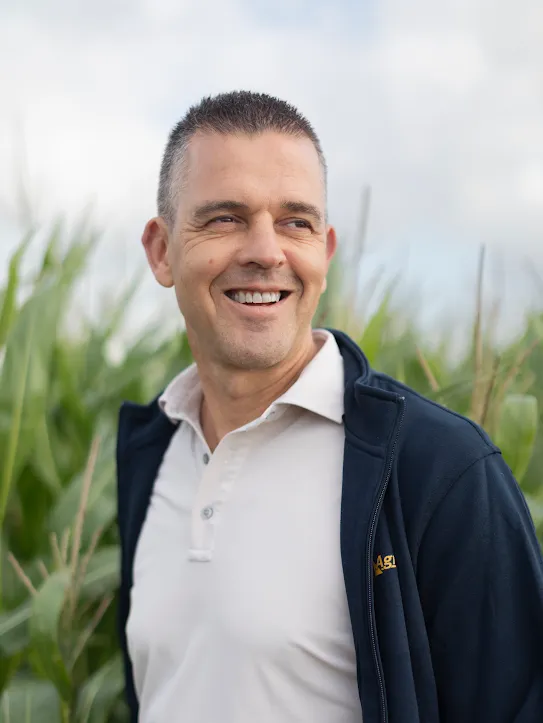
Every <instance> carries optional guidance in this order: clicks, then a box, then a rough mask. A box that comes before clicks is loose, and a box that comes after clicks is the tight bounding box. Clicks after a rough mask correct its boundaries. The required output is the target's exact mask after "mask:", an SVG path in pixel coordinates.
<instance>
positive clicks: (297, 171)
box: [181, 131, 325, 206]
mask: <svg viewBox="0 0 543 723" xmlns="http://www.w3.org/2000/svg"><path fill="white" fill-rule="evenodd" d="M184 176H185V178H184V184H183V186H184V189H183V193H182V194H181V204H182V205H185V204H189V205H192V203H197V202H199V201H200V200H202V199H204V198H205V199H207V200H210V199H214V198H219V197H224V198H232V199H235V200H243V201H244V202H248V203H251V202H253V201H254V202H258V201H259V200H260V199H262V198H267V199H268V200H273V198H279V197H280V198H291V197H292V198H296V199H297V200H304V201H308V202H311V203H313V204H317V205H320V206H324V202H325V189H324V174H323V169H322V167H321V164H320V160H319V156H318V153H317V151H316V149H315V146H314V145H313V143H312V142H311V140H310V139H309V138H305V137H301V138H298V137H294V136H289V135H286V134H283V133H276V132H271V131H270V132H265V133H260V134H255V135H242V134H240V135H233V134H228V135H223V134H218V133H197V134H196V135H195V136H193V138H192V139H191V140H190V143H189V146H188V149H187V154H186V157H185V174H184Z"/></svg>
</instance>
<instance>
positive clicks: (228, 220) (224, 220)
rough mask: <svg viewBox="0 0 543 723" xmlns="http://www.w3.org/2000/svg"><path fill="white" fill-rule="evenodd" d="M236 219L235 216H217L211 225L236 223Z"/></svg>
mask: <svg viewBox="0 0 543 723" xmlns="http://www.w3.org/2000/svg"><path fill="white" fill-rule="evenodd" d="M235 221H236V219H235V218H234V217H233V216H217V217H216V218H212V219H211V221H209V223H235Z"/></svg>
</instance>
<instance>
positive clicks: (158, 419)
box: [119, 329, 398, 449]
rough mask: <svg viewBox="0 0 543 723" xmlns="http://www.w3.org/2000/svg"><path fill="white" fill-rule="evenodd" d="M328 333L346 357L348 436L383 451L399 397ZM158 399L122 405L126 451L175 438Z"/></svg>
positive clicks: (340, 337) (354, 350) (339, 337)
mask: <svg viewBox="0 0 543 723" xmlns="http://www.w3.org/2000/svg"><path fill="white" fill-rule="evenodd" d="M328 331H329V332H331V333H332V334H333V335H334V337H335V339H336V342H337V345H338V347H339V350H340V352H341V355H342V357H343V365H344V379H345V394H344V410H345V411H344V415H343V421H344V423H345V428H346V434H347V435H348V436H349V435H350V436H352V437H353V438H354V440H355V441H356V440H358V441H360V442H362V443H363V444H365V445H369V446H370V447H380V448H383V447H384V446H386V444H387V443H388V440H389V437H390V429H391V427H392V426H393V423H394V418H395V415H396V411H397V409H396V407H397V405H396V404H395V402H397V399H398V395H396V394H393V393H391V392H388V391H384V390H382V389H380V388H379V386H378V384H377V383H376V375H375V373H374V372H373V370H372V369H371V367H370V364H369V362H368V359H367V358H366V356H365V355H364V353H363V352H362V350H361V349H360V347H359V346H358V345H357V344H356V343H355V342H354V341H353V340H352V339H351V338H350V337H349V336H348V335H347V334H345V333H344V332H342V331H338V330H337V329H328ZM159 398H160V396H157V397H156V398H155V399H154V400H153V401H152V402H151V403H150V404H147V405H139V404H134V403H132V402H125V403H124V404H123V407H122V410H121V418H120V429H119V443H120V444H121V445H122V447H123V448H124V449H126V448H127V447H129V446H132V445H136V446H140V445H143V446H146V445H147V444H150V443H152V441H153V440H155V439H157V438H160V437H164V436H166V437H170V436H171V435H172V433H173V431H174V429H175V425H174V423H173V422H172V421H170V420H169V419H168V418H167V416H166V415H165V414H164V412H163V411H162V410H161V409H160V407H159V404H158V400H159ZM382 402H385V404H383V403H382ZM386 402H389V404H386ZM361 412H362V413H361Z"/></svg>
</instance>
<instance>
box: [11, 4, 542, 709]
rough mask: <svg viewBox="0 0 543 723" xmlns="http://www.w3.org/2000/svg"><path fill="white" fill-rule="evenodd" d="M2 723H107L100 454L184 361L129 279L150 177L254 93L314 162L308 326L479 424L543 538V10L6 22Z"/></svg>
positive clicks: (150, 303)
mask: <svg viewBox="0 0 543 723" xmlns="http://www.w3.org/2000/svg"><path fill="white" fill-rule="evenodd" d="M0 66H1V69H2V70H1V72H0V365H1V366H0V523H1V524H2V534H1V537H0V547H1V549H0V694H1V696H2V697H1V701H0V723H8V721H11V722H13V721H17V722H18V721H23V720H24V721H34V720H39V721H40V722H43V723H57V721H61V723H66V722H67V721H77V722H78V723H79V722H82V721H85V722H87V723H91V722H92V723H100V722H103V723H108V722H109V723H120V722H121V721H123V720H126V709H125V708H124V706H123V703H122V700H121V698H120V692H121V689H122V673H121V666H120V659H119V657H118V653H117V644H116V637H115V606H116V590H117V585H118V547H117V544H118V541H117V536H116V528H115V469H114V438H115V425H116V417H117V412H118V407H119V404H120V403H121V401H122V400H123V399H131V400H133V401H140V402H143V401H148V400H150V399H151V398H152V397H153V396H155V394H156V393H157V392H158V391H159V390H160V388H161V387H162V386H163V385H164V384H165V383H166V382H167V381H168V380H169V379H170V378H171V377H172V376H173V375H174V374H175V373H177V372H178V371H179V370H180V369H181V368H182V367H183V366H184V365H186V364H188V363H189V361H190V351H189V349H188V347H187V344H186V339H185V337H184V335H183V333H182V328H183V324H182V319H181V318H180V316H179V313H178V310H177V307H176V304H175V300H174V297H173V294H172V293H171V292H170V291H165V290H164V289H161V288H160V287H158V286H157V285H156V284H155V282H154V280H153V279H152V277H151V274H150V272H149V271H147V270H146V268H145V261H144V254H143V250H142V247H141V243H140V237H141V232H142V230H143V227H144V224H145V222H146V220H147V219H148V218H149V217H151V216H152V215H154V214H155V195H156V188H157V180H158V170H159V165H160V161H161V155H162V152H163V148H164V145H165V143H166V139H167V135H168V132H169V130H170V129H171V127H172V126H173V125H174V124H175V123H176V121H177V120H179V119H180V117H181V116H182V115H183V114H184V113H185V112H186V110H187V109H188V108H189V106H190V105H191V104H192V103H195V102H197V101H198V100H200V99H201V97H202V96H204V95H209V94H214V93H216V92H220V91H227V90H235V89H248V90H256V91H263V92H268V93H271V94H274V95H277V96H279V97H281V98H283V99H285V100H288V101H290V102H292V103H293V104H294V105H296V106H297V107H298V108H299V109H300V110H301V111H302V112H303V113H304V114H305V115H307V116H308V118H309V120H310V121H311V122H312V123H313V125H314V127H315V129H316V131H317V133H318V134H319V136H320V137H321V140H322V144H323V147H324V152H325V154H326V157H327V161H328V165H329V169H330V175H329V202H330V209H329V210H330V218H331V221H332V223H333V224H334V225H335V226H336V228H337V230H338V234H339V239H340V253H339V256H338V259H337V262H336V264H335V265H334V267H333V269H332V271H331V283H330V289H329V292H328V293H327V295H326V297H325V298H324V299H323V302H322V304H321V308H320V309H319V312H318V315H317V319H316V323H317V324H327V325H334V326H337V327H340V328H343V329H344V330H346V331H348V332H349V333H351V334H352V335H353V336H354V337H355V338H356V339H357V341H359V342H360V344H361V346H362V347H363V349H364V350H365V352H366V353H367V355H368V356H369V358H370V361H371V362H372V363H373V364H374V365H375V366H376V367H378V368H380V369H382V370H384V371H386V372H388V373H390V374H393V375H394V376H396V377H397V378H399V379H401V380H403V381H405V382H407V383H408V384H410V385H412V386H414V387H415V388H416V389H418V390H419V391H421V392H422V393H423V394H426V395H428V396H430V397H432V398H433V399H435V400H436V401H438V402H440V403H442V404H444V405H446V406H449V407H451V408H453V409H455V410H457V411H459V412H461V413H463V414H466V415H469V416H470V417H471V418H472V419H474V420H475V421H477V422H479V423H481V424H482V425H483V426H485V428H486V429H487V430H488V431H489V433H490V434H491V435H492V437H493V438H494V440H495V441H496V442H497V443H499V444H500V446H501V447H502V450H503V452H504V456H505V457H506V459H507V461H508V463H509V464H510V466H511V467H512V469H513V471H514V472H515V474H516V476H517V479H519V482H520V483H521V485H522V488H523V491H524V493H525V495H526V497H527V499H528V502H529V505H530V509H531V510H532V513H533V516H534V520H535V522H536V526H537V528H538V531H539V533H540V534H541V535H542V536H543V433H542V425H541V415H542V408H543V352H542V350H541V341H542V339H543V6H542V5H541V2H539V0H518V2H516V3H515V4H513V3H510V2H505V0H470V1H469V2H467V1H466V0H454V1H453V0H444V1H443V2H441V3H432V2H429V0H410V1H409V2H405V1H404V0H386V2H383V1H382V0H381V1H380V2H377V0H356V2H355V0H336V1H335V2H334V3H332V2H330V1H325V0H311V2H309V0H289V1H288V2H287V1H286V0H275V2H273V3H270V2H264V0H227V1H226V2H224V1H223V2H218V0H202V1H201V2H198V3H195V2H194V3H188V2H183V1H182V0H181V1H179V0H178V1H177V2H173V1H172V0H153V2H150V0H133V1H132V2H130V3H128V2H124V1H117V2H115V1H108V2H105V1H104V0H96V2H94V3H93V4H92V5H91V4H87V5H86V6H82V5H79V4H77V3H75V4H74V3H69V2H68V1H67V0H49V1H48V2H44V1H43V0H26V2H24V3H19V4H18V5H17V6H16V5H15V3H11V4H9V3H2V4H0Z"/></svg>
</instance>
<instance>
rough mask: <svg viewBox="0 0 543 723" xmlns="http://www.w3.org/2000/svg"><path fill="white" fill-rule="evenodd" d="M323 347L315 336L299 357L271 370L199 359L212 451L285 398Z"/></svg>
mask: <svg viewBox="0 0 543 723" xmlns="http://www.w3.org/2000/svg"><path fill="white" fill-rule="evenodd" d="M319 346H320V344H319V343H317V342H316V341H315V340H314V338H313V336H312V335H311V336H310V337H309V339H308V341H307V342H306V343H305V344H304V345H303V346H302V347H301V348H300V350H299V351H298V352H297V353H296V354H295V355H293V356H292V357H291V358H289V359H288V360H285V361H284V362H283V363H281V364H278V365H277V366H276V367H272V368H271V369H253V370H246V369H225V368H224V367H221V366H219V365H215V364H206V363H205V362H204V361H203V360H198V359H197V358H196V364H197V366H198V374H199V377H200V383H201V385H202V392H203V401H202V408H201V412H200V414H201V424H202V431H203V433H204V437H205V439H206V442H207V444H208V446H209V448H210V449H211V450H214V449H215V447H216V446H217V445H218V444H219V442H220V441H221V439H222V438H223V437H224V436H225V435H227V434H228V433H229V432H232V431H233V430H235V429H239V428H240V427H243V425H245V424H248V423H249V422H252V421H253V420H255V419H257V418H258V417H259V416H260V415H261V414H262V413H263V412H264V411H265V410H266V409H267V408H268V407H269V406H270V404H272V402H274V401H275V400H276V399H278V398H279V397H280V396H281V395H282V394H284V392H286V391H287V389H288V388H289V387H291V386H292V385H293V384H294V382H295V381H296V379H298V377H299V376H300V374H301V373H302V371H303V369H304V368H305V367H306V366H307V364H308V363H309V362H310V361H311V359H312V358H313V357H314V356H315V354H316V353H317V351H318V350H319ZM195 356H196V355H195Z"/></svg>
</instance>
